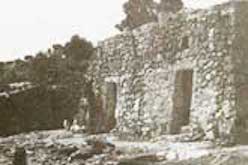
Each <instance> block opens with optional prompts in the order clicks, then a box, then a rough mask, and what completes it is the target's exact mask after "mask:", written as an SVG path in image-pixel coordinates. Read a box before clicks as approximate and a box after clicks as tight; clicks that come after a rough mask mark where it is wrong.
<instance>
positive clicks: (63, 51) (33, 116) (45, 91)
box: [0, 35, 94, 134]
mask: <svg viewBox="0 0 248 165" xmlns="http://www.w3.org/2000/svg"><path fill="white" fill-rule="evenodd" d="M93 52H94V48H93V45H92V44H91V43H90V42H89V41H87V40H85V39H84V38H80V37H79V36H77V35H75V36H73V37H72V38H71V40H70V41H69V42H67V43H66V44H65V45H60V44H56V45H53V48H52V49H48V51H47V52H39V53H37V54H36V55H35V56H33V57H32V56H26V57H25V60H24V61H23V60H15V61H13V62H8V63H0V73H2V74H1V76H0V84H1V88H0V89H2V90H1V91H6V86H7V85H8V84H10V83H16V82H23V81H28V82H31V83H32V84H33V85H34V86H35V87H34V88H33V89H29V90H26V91H24V92H20V93H17V94H15V95H11V96H10V97H9V98H3V97H0V109H4V110H5V111H1V112H0V127H1V128H2V129H0V130H2V131H3V132H1V131H0V134H4V133H5V134H6V133H7V134H8V133H18V132H21V131H23V130H24V131H25V130H26V131H28V130H36V129H54V128H59V127H61V123H62V121H63V120H64V119H65V118H68V119H72V117H73V115H75V113H77V110H78V104H79V101H80V98H81V97H82V95H86V94H85V92H87V91H88V90H89V89H87V90H85V89H86V88H87V87H88V84H87V80H86V78H85V73H86V72H87V69H88V66H89V63H90V62H91V55H92V54H93ZM86 96H87V95H86ZM27 114H28V116H27ZM1 116H2V117H4V118H5V119H6V120H4V119H2V117H1ZM4 121H5V122H4ZM18 123H19V124H18ZM20 123H22V124H20ZM6 124H7V125H8V128H9V129H10V130H5V131H4V128H5V126H6ZM8 131H10V132H8Z"/></svg>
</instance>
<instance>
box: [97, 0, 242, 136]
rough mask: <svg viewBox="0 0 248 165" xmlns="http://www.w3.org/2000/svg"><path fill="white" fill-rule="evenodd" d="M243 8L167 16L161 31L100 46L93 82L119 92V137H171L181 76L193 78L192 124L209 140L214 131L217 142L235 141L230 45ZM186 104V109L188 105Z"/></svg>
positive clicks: (149, 29)
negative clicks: (182, 73)
mask: <svg viewBox="0 0 248 165" xmlns="http://www.w3.org/2000/svg"><path fill="white" fill-rule="evenodd" d="M239 3H240V2H232V3H227V4H223V5H220V6H216V7H214V8H211V9H208V10H198V11H193V12H189V11H181V12H179V13H177V14H174V15H172V14H168V13H167V15H166V13H164V14H162V15H161V16H160V21H159V22H158V23H150V24H146V25H143V26H141V27H139V28H137V29H135V30H133V31H129V32H124V33H122V34H120V35H117V36H114V37H112V38H109V39H107V40H105V41H103V42H100V43H99V45H98V51H97V56H96V59H95V65H94V74H95V77H96V80H95V81H96V84H97V86H100V87H103V86H104V85H103V84H104V83H103V82H114V83H116V84H117V103H116V119H117V125H116V128H115V131H117V132H119V133H120V134H121V135H122V136H121V137H124V138H125V137H129V136H130V135H131V137H132V138H135V137H137V138H138V137H142V138H144V139H149V138H151V137H154V136H157V135H160V134H165V133H173V130H174V129H175V126H178V124H180V121H178V119H180V116H178V113H175V112H174V111H175V106H177V105H175V102H174V101H173V100H174V99H175V97H178V96H175V91H176V85H175V81H176V80H175V79H176V75H177V72H178V71H184V70H189V71H193V79H192V81H193V86H192V98H191V99H190V100H191V106H190V123H198V124H200V126H201V127H202V128H203V129H204V130H205V133H206V135H207V136H211V134H209V133H211V132H212V130H213V129H214V127H215V126H218V128H219V132H220V134H219V135H220V136H228V135H230V134H231V133H232V130H233V127H234V125H235V120H236V117H237V113H236V112H237V111H236V107H235V106H236V105H237V104H236V96H237V95H236V87H235V73H234V69H235V67H237V65H236V63H233V58H234V56H233V53H234V51H235V50H234V49H233V45H234V44H233V43H234V42H235V40H236V38H237V37H236V35H235V32H236V30H237V28H236V26H235V25H236V24H235V23H236V13H237V12H236V11H237V10H239V8H235V6H237V5H236V4H239ZM242 69H244V68H242ZM182 83H183V82H182ZM179 95H180V94H179ZM183 97H185V96H183ZM183 97H182V102H183V100H185V99H187V98H183ZM189 97H190V96H189ZM177 104H178V103H177ZM180 126H182V125H180Z"/></svg>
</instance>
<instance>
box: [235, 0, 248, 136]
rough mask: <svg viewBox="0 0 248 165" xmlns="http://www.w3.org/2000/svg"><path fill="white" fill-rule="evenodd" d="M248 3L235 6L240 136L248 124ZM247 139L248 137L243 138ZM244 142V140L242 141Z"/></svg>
mask: <svg viewBox="0 0 248 165" xmlns="http://www.w3.org/2000/svg"><path fill="white" fill-rule="evenodd" d="M247 7H248V3H247V2H240V3H237V4H235V9H236V13H235V18H236V19H235V27H236V30H235V33H233V35H234V38H235V40H234V42H233V44H232V55H233V56H232V61H233V63H234V67H235V68H234V81H235V88H236V93H235V94H236V95H235V98H236V110H237V117H238V120H237V121H236V125H237V128H238V129H237V130H236V133H238V135H239V134H240V133H242V134H243V133H245V132H244V130H247V128H248V123H247V117H248V111H247V107H248V101H247V98H248V54H247V52H248V47H247V43H248V31H247V29H248V21H247V17H248V11H247ZM239 137H241V136H239ZM242 137H244V138H246V137H247V136H242ZM241 140H244V139H241Z"/></svg>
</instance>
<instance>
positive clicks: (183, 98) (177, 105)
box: [169, 70, 193, 134]
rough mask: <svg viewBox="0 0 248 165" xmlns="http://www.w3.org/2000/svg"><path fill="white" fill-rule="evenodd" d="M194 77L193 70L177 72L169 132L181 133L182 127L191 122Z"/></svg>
mask: <svg viewBox="0 0 248 165" xmlns="http://www.w3.org/2000/svg"><path fill="white" fill-rule="evenodd" d="M192 79H193V70H179V71H177V72H176V78H175V91H174V95H173V110H172V120H171V123H170V128H169V129H170V130H169V133H171V134H177V133H180V130H181V127H182V126H185V125H188V124H189V121H190V107H191V99H192V85H193V82H192V81H193V80H192Z"/></svg>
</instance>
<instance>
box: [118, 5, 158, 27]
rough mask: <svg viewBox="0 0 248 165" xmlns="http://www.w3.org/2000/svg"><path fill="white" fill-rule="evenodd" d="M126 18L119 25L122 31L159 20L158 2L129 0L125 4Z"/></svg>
mask: <svg viewBox="0 0 248 165" xmlns="http://www.w3.org/2000/svg"><path fill="white" fill-rule="evenodd" d="M123 9H124V12H125V14H126V18H125V19H124V20H123V21H122V22H121V23H120V24H118V25H116V28H118V29H119V30H120V31H122V30H124V29H130V30H132V29H134V28H136V27H139V26H141V25H143V24H145V23H148V22H153V21H157V13H156V12H157V3H155V2H154V1H153V0H129V1H128V2H126V3H125V4H124V5H123Z"/></svg>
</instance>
